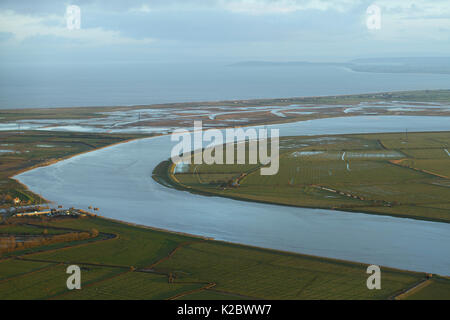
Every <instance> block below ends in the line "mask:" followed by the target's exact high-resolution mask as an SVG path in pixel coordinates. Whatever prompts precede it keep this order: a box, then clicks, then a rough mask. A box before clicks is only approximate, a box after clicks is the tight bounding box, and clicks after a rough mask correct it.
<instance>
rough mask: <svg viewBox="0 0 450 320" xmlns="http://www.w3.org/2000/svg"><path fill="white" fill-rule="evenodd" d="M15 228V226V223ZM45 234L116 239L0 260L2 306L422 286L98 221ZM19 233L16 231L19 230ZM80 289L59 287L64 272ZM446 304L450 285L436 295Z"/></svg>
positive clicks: (58, 222) (46, 222)
mask: <svg viewBox="0 0 450 320" xmlns="http://www.w3.org/2000/svg"><path fill="white" fill-rule="evenodd" d="M14 223H15V224H20V219H15V220H14ZM27 223H28V224H34V225H36V226H43V227H45V228H54V229H58V228H62V229H67V228H68V229H76V230H79V231H83V230H91V229H93V228H95V229H98V230H99V231H100V232H101V233H105V234H114V235H115V237H114V238H109V239H101V238H98V239H97V241H91V242H87V243H86V242H84V243H71V244H70V245H68V246H65V247H60V248H46V247H44V248H41V251H39V252H36V251H35V252H31V253H21V254H17V255H15V256H14V257H13V258H9V259H2V258H0V299H90V300H91V299H388V298H394V297H395V296H396V295H398V294H400V293H401V292H403V291H405V290H406V289H407V288H410V287H411V286H414V284H416V283H418V282H420V281H423V280H425V279H426V278H425V277H426V275H425V274H423V273H415V272H406V271H400V270H393V269H390V268H384V267H382V289H381V290H368V289H367V287H366V280H367V277H368V275H367V274H366V268H367V265H364V264H359V263H353V262H347V261H339V260H334V259H325V258H319V257H313V256H307V255H300V254H293V253H285V252H279V251H274V250H266V249H259V248H253V247H248V246H243V245H234V244H229V243H224V242H218V241H213V240H207V239H203V238H198V237H192V236H187V235H180V234H175V233H170V232H164V231H158V230H153V229H150V228H144V227H138V226H133V225H127V224H123V223H119V222H115V221H112V220H107V219H103V218H99V217H89V218H72V217H70V218H69V217H64V218H52V219H40V218H34V221H33V223H31V222H30V219H27ZM18 227H19V226H16V228H18ZM71 264H76V265H78V266H80V268H81V279H82V280H81V281H82V289H81V290H73V291H69V290H68V289H67V288H66V287H65V283H66V279H67V277H68V275H67V274H66V273H65V270H66V268H67V266H68V265H71ZM426 288H427V291H426V292H425V293H424V294H423V295H424V297H429V296H430V297H432V296H433V295H435V294H437V293H436V292H439V295H440V296H441V297H445V298H447V299H449V298H450V292H449V289H450V280H448V279H444V278H440V282H439V287H437V288H436V290H437V291H436V292H435V290H434V287H433V286H429V287H426Z"/></svg>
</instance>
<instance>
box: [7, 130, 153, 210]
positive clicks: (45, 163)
mask: <svg viewBox="0 0 450 320" xmlns="http://www.w3.org/2000/svg"><path fill="white" fill-rule="evenodd" d="M25 131H33V130H25ZM156 136H159V135H154V136H148V137H142V138H133V139H126V140H123V141H119V142H115V143H112V144H109V145H106V146H103V147H99V148H95V149H92V150H86V151H83V152H80V153H75V154H71V155H68V156H64V157H61V158H56V159H52V160H47V161H44V162H41V163H38V164H35V165H33V166H31V167H27V168H23V169H21V170H19V171H17V172H16V173H14V175H12V176H9V177H8V179H12V180H14V181H16V182H17V183H18V184H19V185H21V186H22V187H23V188H24V189H25V190H28V191H29V192H31V193H33V194H36V193H35V192H33V191H32V190H30V189H29V188H28V186H26V185H24V184H23V183H22V182H20V181H19V180H18V179H17V178H16V177H17V176H18V175H21V174H22V173H25V172H28V171H31V170H34V169H38V168H42V167H48V166H51V165H53V164H56V163H58V162H61V161H65V160H69V159H71V158H73V157H77V156H80V155H82V154H86V153H89V152H93V151H97V150H102V149H104V148H109V147H113V146H116V145H119V144H122V143H127V142H131V141H135V140H140V139H146V138H152V137H156ZM38 196H39V198H41V199H42V200H44V201H45V203H44V204H48V203H53V201H51V200H48V199H45V198H44V197H42V196H40V195H39V194H38Z"/></svg>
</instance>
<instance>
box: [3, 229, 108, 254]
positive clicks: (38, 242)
mask: <svg viewBox="0 0 450 320" xmlns="http://www.w3.org/2000/svg"><path fill="white" fill-rule="evenodd" d="M44 234H45V232H44ZM98 235H99V232H98V230H96V229H92V230H91V231H90V232H87V231H83V232H70V233H63V234H57V235H53V236H51V237H49V236H45V237H44V236H39V237H33V238H31V239H30V240H25V241H17V239H16V237H15V236H9V237H2V238H0V254H2V253H7V252H12V251H16V250H23V249H28V248H33V247H40V246H45V245H50V244H54V243H60V242H71V241H80V240H86V239H89V238H95V237H97V236H98Z"/></svg>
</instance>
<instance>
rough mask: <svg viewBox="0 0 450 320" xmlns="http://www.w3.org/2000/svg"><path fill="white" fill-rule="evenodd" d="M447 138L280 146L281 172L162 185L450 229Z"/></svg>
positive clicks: (401, 136)
mask: <svg viewBox="0 0 450 320" xmlns="http://www.w3.org/2000/svg"><path fill="white" fill-rule="evenodd" d="M449 145H450V132H438V133H408V134H406V133H387V134H365V135H341V136H319V137H286V138H281V140H280V170H279V172H278V173H277V174H276V175H274V176H262V175H260V171H259V170H255V168H258V165H253V166H251V165H237V164H235V165H231V164H230V165H218V164H214V165H207V164H201V165H194V164H191V165H187V166H185V167H184V170H182V171H181V172H179V171H173V166H172V165H171V164H170V163H169V162H166V164H165V170H166V174H165V178H163V177H164V174H161V172H162V170H161V168H162V167H159V168H158V170H157V172H156V171H155V176H158V177H160V179H165V182H166V185H167V184H170V183H171V184H172V185H176V186H177V187H178V188H182V189H185V190H189V191H192V192H199V193H203V194H214V195H220V196H225V197H231V198H235V199H241V200H252V201H262V202H270V203H276V204H284V205H293V206H303V207H315V208H330V209H338V210H347V211H359V212H367V213H378V214H389V215H393V216H400V217H411V218H417V219H426V220H435V221H441V222H450V188H449V187H450V178H449V177H450V171H449V170H450V154H448V153H447V151H448V148H449V147H448V146H449Z"/></svg>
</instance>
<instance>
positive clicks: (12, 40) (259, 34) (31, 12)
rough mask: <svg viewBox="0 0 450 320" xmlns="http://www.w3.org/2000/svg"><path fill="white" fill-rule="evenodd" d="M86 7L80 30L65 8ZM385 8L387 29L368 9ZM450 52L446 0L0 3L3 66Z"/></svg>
mask: <svg viewBox="0 0 450 320" xmlns="http://www.w3.org/2000/svg"><path fill="white" fill-rule="evenodd" d="M70 5H76V6H78V7H79V8H80V21H81V24H80V29H69V28H68V27H67V18H68V16H67V14H66V10H67V7H68V6H70ZM371 5H375V6H376V7H377V8H379V9H380V15H379V17H380V20H379V21H380V23H381V24H380V28H378V29H374V28H369V27H368V25H367V19H372V20H373V15H374V12H373V11H371V12H369V13H367V9H368V7H369V6H371ZM411 56H412V57H416V56H426V57H428V56H450V1H448V0H435V1H433V0H416V1H412V0H379V1H365V0H335V1H325V0H131V1H119V0H78V1H76V0H73V1H50V0H41V1H36V0H33V1H26V0H21V1H16V0H2V1H0V61H1V62H0V63H5V62H19V63H23V62H45V63H63V62H93V63H95V62H101V61H156V62H176V61H180V62H190V61H192V62H199V61H227V62H233V61H234V62H239V61H248V60H266V61H318V62H320V61H333V62H334V61H338V62H340V61H348V60H351V59H356V58H370V57H411Z"/></svg>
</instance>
